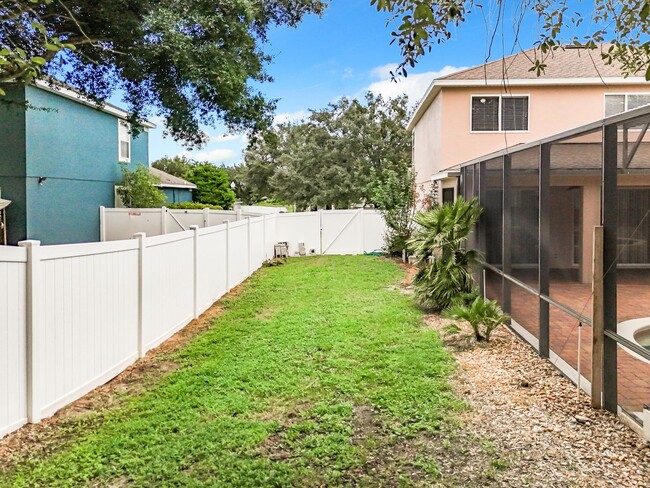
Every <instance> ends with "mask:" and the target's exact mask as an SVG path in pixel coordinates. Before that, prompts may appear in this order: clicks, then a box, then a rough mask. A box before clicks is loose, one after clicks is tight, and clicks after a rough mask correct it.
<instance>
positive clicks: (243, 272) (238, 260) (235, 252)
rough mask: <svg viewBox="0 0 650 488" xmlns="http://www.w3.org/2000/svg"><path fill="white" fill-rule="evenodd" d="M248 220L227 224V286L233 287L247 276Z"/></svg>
mask: <svg viewBox="0 0 650 488" xmlns="http://www.w3.org/2000/svg"><path fill="white" fill-rule="evenodd" d="M248 266H249V262H248V221H246V220H240V221H239V222H233V223H230V224H229V232H228V287H229V288H234V287H235V286H237V285H238V284H240V283H241V282H242V281H244V280H245V279H246V278H247V277H248V276H249V270H248Z"/></svg>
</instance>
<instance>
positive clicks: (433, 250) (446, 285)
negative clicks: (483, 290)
mask: <svg viewBox="0 0 650 488" xmlns="http://www.w3.org/2000/svg"><path fill="white" fill-rule="evenodd" d="M481 212H482V209H481V208H480V207H479V206H478V202H477V200H476V199H472V200H469V201H468V200H464V199H463V198H462V197H459V198H458V199H457V200H456V201H455V202H453V203H445V204H444V205H441V206H438V207H434V208H433V209H431V210H428V211H426V212H420V213H419V214H418V215H417V216H416V217H415V222H416V224H417V225H418V229H417V231H416V232H415V234H414V236H413V237H412V238H411V239H410V240H409V248H410V249H411V250H412V251H413V253H414V254H415V258H416V262H417V264H418V266H419V267H420V270H419V271H418V273H417V275H416V276H415V279H414V284H415V296H416V298H417V299H418V301H419V302H420V304H421V305H422V306H424V307H426V308H429V309H432V310H436V311H440V310H443V309H445V308H447V307H448V306H449V305H451V303H452V300H453V299H454V297H456V296H458V295H460V294H463V293H470V292H471V291H472V289H473V287H474V279H473V277H472V271H471V268H472V265H474V264H475V263H476V262H477V261H478V257H479V254H478V252H477V251H475V250H472V249H470V250H468V249H466V248H465V242H466V241H467V237H468V236H469V234H470V232H471V231H472V228H473V226H474V224H475V223H476V221H477V220H478V218H479V216H480V215H481Z"/></svg>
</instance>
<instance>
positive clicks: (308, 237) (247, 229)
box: [0, 209, 383, 436]
mask: <svg viewBox="0 0 650 488" xmlns="http://www.w3.org/2000/svg"><path fill="white" fill-rule="evenodd" d="M102 212H103V213H104V214H105V215H104V217H106V215H111V217H110V218H105V219H103V220H102V222H103V226H104V228H103V230H102V236H103V237H104V238H111V237H116V236H118V235H125V234H127V233H131V232H132V231H133V230H142V229H150V230H151V231H152V232H154V233H156V232H158V233H161V232H162V235H155V236H146V235H145V234H144V233H139V235H138V236H137V239H134V238H132V237H133V236H131V235H129V236H128V237H129V239H128V240H115V241H111V242H100V243H91V244H70V245H62V246H40V244H39V243H38V242H37V241H25V242H23V243H21V246H23V247H21V248H10V247H4V246H2V247H0V436H2V435H5V434H6V433H8V432H11V431H12V430H15V429H17V428H18V427H20V426H21V425H22V424H24V423H25V422H26V421H30V422H38V421H40V420H41V419H42V418H43V417H47V416H49V415H52V414H53V413H54V412H56V411H57V410H58V409H60V408H62V407H63V406H65V405H67V404H69V403H70V402H72V401H74V400H76V399H78V398H80V397H81V396H83V395H84V394H86V393H87V392H89V391H90V390H92V389H93V388H95V387H97V386H99V385H101V384H103V383H105V382H106V381H108V380H110V379H112V378H113V377H115V376H116V375H117V374H119V373H120V372H121V371H123V370H124V369H125V368H126V367H127V366H128V365H129V364H131V363H132V362H134V361H135V360H136V359H137V357H138V356H142V355H144V354H145V353H146V352H147V351H148V350H150V349H152V348H154V347H156V346H157V345H158V344H160V343H162V342H163V341H164V340H166V339H167V338H168V337H170V336H171V335H173V334H174V333H175V332H177V331H178V330H180V329H181V328H183V327H184V326H185V325H186V324H188V323H189V322H190V321H191V320H192V319H193V318H195V317H197V316H198V314H200V313H201V312H203V311H204V310H206V309H207V308H209V307H210V306H211V304H212V303H214V302H215V301H216V300H217V299H219V298H220V297H221V296H223V295H224V294H225V293H227V292H228V291H229V290H230V289H232V288H233V287H235V286H236V285H238V284H240V283H241V282H242V281H244V280H245V279H246V278H248V277H249V276H250V275H251V274H252V273H253V272H254V271H255V270H256V269H258V268H259V267H261V266H262V265H263V263H264V261H265V260H266V259H268V258H270V257H272V256H273V245H274V244H275V243H276V242H278V241H286V242H288V243H289V250H290V254H291V255H296V254H297V252H298V244H299V243H304V244H305V248H306V251H307V253H308V254H320V253H321V250H322V249H323V246H322V244H321V233H322V236H323V241H325V242H326V247H325V252H327V253H328V254H334V253H339V254H356V253H361V252H363V251H369V250H375V249H376V248H377V247H378V245H379V243H380V242H381V238H382V237H381V235H382V234H383V221H382V220H381V217H380V216H379V214H376V213H373V212H361V211H354V210H353V211H329V212H310V213H297V214H271V215H262V216H257V217H250V216H249V217H246V214H245V213H243V212H242V211H237V212H236V213H235V212H227V211H224V212H221V211H210V212H208V211H205V210H203V211H201V210H199V211H195V210H191V211H187V212H186V211H178V212H179V213H176V211H174V213H173V214H172V213H171V211H169V212H167V211H166V210H165V209H150V210H146V211H136V212H135V213H134V212H133V211H132V210H129V209H116V211H113V209H104V210H103V211H102ZM213 212H217V213H216V214H213ZM170 215H174V216H175V218H172V220H174V222H175V221H176V218H177V219H178V220H179V221H180V222H181V223H180V224H178V223H177V224H175V225H177V228H178V229H180V228H181V227H183V228H184V227H185V226H186V225H187V227H188V228H189V227H190V226H192V228H191V229H190V230H187V231H180V232H179V231H176V229H171V227H172V224H170V222H169V218H171V217H170ZM236 218H240V220H238V221H234V219H236ZM181 219H185V220H184V221H183V220H181ZM222 219H223V221H225V223H223V224H219V225H214V222H215V221H216V220H222ZM231 219H232V220H231ZM110 222H112V223H110ZM114 224H115V225H116V226H117V227H120V228H117V227H115V225H114ZM111 226H113V227H115V228H113V227H111ZM201 227H203V228H201ZM165 232H170V233H168V234H165ZM310 251H311V252H310Z"/></svg>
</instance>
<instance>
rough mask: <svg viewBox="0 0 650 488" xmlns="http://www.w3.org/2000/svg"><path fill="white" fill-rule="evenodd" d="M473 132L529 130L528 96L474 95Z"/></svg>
mask: <svg viewBox="0 0 650 488" xmlns="http://www.w3.org/2000/svg"><path fill="white" fill-rule="evenodd" d="M471 126H472V132H500V131H509V132H513V131H527V130H528V96H501V95H491V96H480V95H478V96H473V97H472V122H471Z"/></svg>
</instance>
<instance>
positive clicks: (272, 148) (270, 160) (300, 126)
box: [236, 93, 411, 209]
mask: <svg viewBox="0 0 650 488" xmlns="http://www.w3.org/2000/svg"><path fill="white" fill-rule="evenodd" d="M408 117H409V110H408V101H407V99H406V97H401V98H397V99H392V100H385V99H383V98H382V97H381V96H375V95H373V94H371V93H368V94H367V95H366V99H365V100H364V101H363V102H360V101H358V100H350V99H347V98H343V99H341V100H340V101H338V102H336V103H333V104H330V105H329V106H328V107H327V108H325V109H323V110H315V111H312V113H311V115H310V116H309V117H308V118H307V119H306V120H305V121H303V122H299V123H293V124H282V125H280V126H278V127H275V128H273V129H272V130H269V131H267V132H265V133H264V134H263V136H262V137H259V138H257V139H256V140H254V141H252V142H251V143H250V144H249V146H248V148H247V150H246V152H245V155H244V160H245V166H244V168H241V169H239V170H238V171H239V174H240V178H241V179H242V181H241V182H240V183H239V185H240V186H241V187H242V188H243V189H244V190H245V194H246V195H247V196H248V197H249V198H251V199H252V200H259V199H261V198H262V197H268V198H274V199H277V200H280V201H285V202H290V203H295V204H296V205H297V206H298V207H299V208H301V209H303V208H309V207H326V206H330V205H334V206H335V207H337V208H346V207H348V206H349V205H351V204H358V203H362V202H368V201H372V195H373V193H374V191H375V188H376V186H377V185H378V184H380V183H381V181H382V180H383V179H385V178H386V177H387V175H388V174H389V172H392V173H390V174H398V175H400V176H402V177H406V175H407V172H408V169H409V167H410V164H411V137H410V135H409V133H408V131H407V130H406V125H407V122H408ZM236 184H237V183H236ZM251 203H253V202H251Z"/></svg>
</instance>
